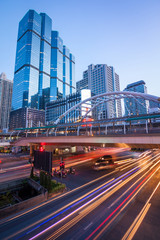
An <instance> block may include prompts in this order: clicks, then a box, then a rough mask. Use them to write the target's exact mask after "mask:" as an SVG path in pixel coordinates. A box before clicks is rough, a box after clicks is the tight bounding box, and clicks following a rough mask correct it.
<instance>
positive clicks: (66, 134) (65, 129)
mask: <svg viewBox="0 0 160 240" xmlns="http://www.w3.org/2000/svg"><path fill="white" fill-rule="evenodd" d="M67 130H68V127H66V128H65V136H67Z"/></svg>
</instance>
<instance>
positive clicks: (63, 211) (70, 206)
mask: <svg viewBox="0 0 160 240" xmlns="http://www.w3.org/2000/svg"><path fill="white" fill-rule="evenodd" d="M138 169H139V168H138ZM138 169H133V170H130V171H129V172H127V173H128V175H127V173H125V174H123V175H122V176H120V177H118V178H116V179H114V180H112V181H110V182H109V183H107V184H105V185H103V186H102V187H100V188H99V187H97V188H98V189H97V190H96V191H95V189H94V190H93V192H92V191H91V192H92V193H91V194H89V195H88V194H86V195H87V196H85V197H84V196H82V198H81V199H80V200H79V201H77V200H75V203H73V204H72V205H70V204H69V206H68V207H67V208H66V206H65V208H64V209H63V210H62V211H60V212H58V213H56V214H55V213H54V216H52V217H51V218H49V219H47V220H46V221H44V222H42V223H41V224H39V225H38V226H36V227H34V228H33V229H31V230H29V231H27V232H26V233H24V234H23V235H21V236H19V237H18V238H16V239H20V238H21V237H24V236H25V235H27V234H29V233H30V232H32V231H34V230H36V229H37V228H39V227H41V226H42V225H44V224H45V223H47V222H49V221H51V220H52V219H54V218H56V217H57V216H59V215H61V214H63V213H65V212H66V211H68V210H69V209H71V208H72V207H74V206H76V205H78V204H79V203H80V202H82V201H84V200H85V199H87V198H89V197H91V196H92V195H93V194H95V193H97V192H99V191H100V190H102V189H103V188H105V187H106V186H108V185H109V184H111V183H114V182H116V181H118V180H121V179H122V180H124V179H125V178H127V177H128V176H130V175H131V174H133V173H134V172H136V171H138ZM107 190H108V189H107Z"/></svg>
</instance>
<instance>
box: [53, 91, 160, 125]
mask: <svg viewBox="0 0 160 240" xmlns="http://www.w3.org/2000/svg"><path fill="white" fill-rule="evenodd" d="M125 98H133V99H134V100H135V101H136V102H138V103H139V104H140V105H142V107H144V106H143V104H142V103H141V102H140V100H141V99H143V100H148V101H153V102H155V103H159V104H160V97H157V96H154V95H150V94H145V93H139V92H129V91H119V92H107V93H103V94H99V95H95V96H93V97H90V98H88V99H85V100H84V101H81V102H80V103H78V104H76V105H75V106H73V107H71V108H70V109H69V110H68V111H66V112H65V113H63V114H62V115H61V116H60V117H59V118H58V119H57V120H56V121H54V122H53V124H56V125H57V124H59V123H60V122H61V120H62V119H63V118H66V119H70V118H69V117H67V116H69V115H70V114H71V113H73V112H74V111H78V112H79V113H82V112H84V113H83V116H82V117H81V119H80V121H83V119H85V118H86V117H87V116H89V115H90V113H91V112H92V111H93V110H94V109H95V108H96V107H98V106H100V105H102V104H104V103H109V102H111V101H117V100H121V99H125Z"/></svg>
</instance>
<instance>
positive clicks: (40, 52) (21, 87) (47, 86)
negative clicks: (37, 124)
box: [12, 10, 75, 110]
mask: <svg viewBox="0 0 160 240" xmlns="http://www.w3.org/2000/svg"><path fill="white" fill-rule="evenodd" d="M74 66H75V59H74V56H73V55H72V54H71V53H70V51H69V49H68V48H67V47H66V46H63V41H62V39H61V38H60V37H59V33H58V32H57V31H52V20H51V18H50V17H49V16H47V14H45V13H40V14H38V13H37V12H36V11H34V10H29V11H28V12H27V13H26V15H25V16H24V17H23V18H22V20H21V21H20V23H19V30H18V39H17V50H16V61H15V74H14V82H13V99H12V110H16V109H19V108H23V107H31V108H36V109H45V104H46V103H47V102H48V101H50V100H51V101H52V100H55V99H57V98H59V97H65V96H66V95H68V94H70V93H73V92H75V77H74Z"/></svg>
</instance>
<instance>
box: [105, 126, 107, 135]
mask: <svg viewBox="0 0 160 240" xmlns="http://www.w3.org/2000/svg"><path fill="white" fill-rule="evenodd" d="M105 135H107V125H106V129H105Z"/></svg>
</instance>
